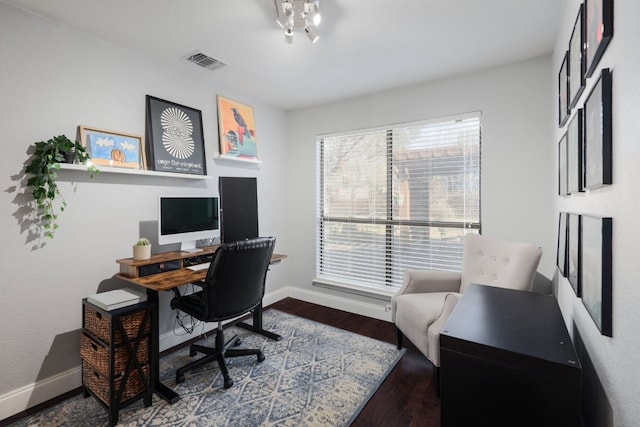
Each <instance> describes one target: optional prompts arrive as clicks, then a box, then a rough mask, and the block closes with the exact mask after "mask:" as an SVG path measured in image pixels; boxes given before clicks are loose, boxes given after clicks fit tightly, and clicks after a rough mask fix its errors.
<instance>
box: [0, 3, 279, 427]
mask: <svg viewBox="0 0 640 427" xmlns="http://www.w3.org/2000/svg"><path fill="white" fill-rule="evenodd" d="M0 40H2V43H0V99H1V100H2V102H0V129H2V132H1V134H2V144H1V145H2V150H1V151H2V155H0V170H2V171H3V174H2V176H1V177H0V187H1V188H2V191H0V201H1V202H0V228H1V229H2V239H1V242H0V267H1V271H2V274H1V275H0V313H2V321H0V378H2V381H0V408H1V409H0V419H3V418H5V417H7V416H9V415H12V414H13V413H15V412H18V411H19V410H24V409H25V407H27V406H32V405H34V404H36V403H39V401H41V400H43V399H47V398H51V397H54V396H55V395H57V394H60V393H62V392H64V391H67V390H70V389H72V388H75V387H78V386H79V385H80V382H79V370H78V366H79V364H80V358H79V330H80V327H81V324H82V321H81V311H82V309H81V300H82V298H84V297H86V296H88V295H91V294H94V293H96V292H97V291H98V290H104V289H106V288H108V287H111V286H114V285H116V286H117V285H119V286H122V283H119V284H117V283H116V284H114V283H113V280H112V276H113V275H114V274H115V273H117V272H118V265H117V264H116V263H115V260H116V259H118V258H126V257H129V256H131V245H132V244H133V243H134V242H135V241H136V240H137V238H138V236H139V222H140V221H147V220H155V219H157V218H156V217H157V207H156V206H157V196H158V195H159V194H166V193H171V194H176V193H181V192H182V193H196V194H217V185H218V180H217V177H218V176H233V175H239V176H256V177H257V178H258V192H259V194H258V199H259V203H260V218H259V221H260V231H261V233H262V234H263V235H274V236H276V237H277V239H278V241H277V245H276V251H279V252H283V253H288V252H291V249H290V248H289V247H288V243H287V241H286V236H285V232H284V230H285V224H286V217H285V213H286V211H285V209H284V208H283V206H284V203H285V184H286V181H285V178H286V177H285V164H286V161H287V160H286V157H287V153H286V150H285V119H286V116H285V113H284V112H283V111H281V110H278V109H276V108H273V107H271V106H269V105H265V104H264V103H261V102H260V101H259V100H256V99H253V98H251V97H250V96H248V95H247V94H244V93H242V92H241V91H239V90H237V89H233V88H229V87H225V86H224V85H223V84H222V83H221V84H219V85H212V84H211V83H210V82H209V83H207V82H204V81H200V80H198V79H197V78H196V77H194V76H193V74H192V73H184V72H181V71H180V70H172V69H170V68H167V67H166V66H165V65H164V64H160V63H155V62H153V61H150V60H149V59H147V58H145V57H143V56H141V55H139V54H137V53H135V52H132V51H129V50H126V49H123V48H120V47H118V46H115V45H112V44H109V43H106V42H103V41H101V40H99V39H96V38H94V37H92V36H89V35H87V34H84V33H81V32H78V31H76V30H72V29H69V28H67V27H64V26H61V25H59V24H56V23H53V22H51V21H48V20H45V19H42V18H40V17H37V16H34V15H31V14H28V13H25V12H23V11H21V10H19V9H17V8H14V7H13V6H9V5H7V4H6V3H4V2H0ZM185 66H187V67H190V66H192V65H191V64H185ZM147 94H150V95H154V96H156V97H159V98H162V99H167V100H170V101H173V102H177V103H180V104H184V105H187V106H190V107H192V108H196V109H199V110H201V111H202V117H203V122H204V139H205V148H206V154H207V168H208V172H209V175H210V176H211V177H213V179H211V180H196V181H193V180H180V179H175V178H164V177H161V178H157V177H145V176H121V175H113V174H111V175H108V174H102V175H99V176H97V177H96V178H94V179H89V178H88V176H87V175H86V174H84V173H81V172H71V171H66V172H65V171H63V172H61V173H60V178H59V182H60V189H61V192H62V193H63V195H64V198H65V199H66V201H67V203H68V207H67V209H66V210H65V212H63V213H62V214H61V215H60V220H59V224H60V229H59V230H58V232H57V233H56V236H55V238H54V239H53V240H48V241H45V244H44V246H40V243H41V242H40V241H33V240H31V237H30V236H31V234H30V233H31V231H32V228H30V227H29V221H28V220H29V218H32V210H31V209H30V208H29V207H28V206H27V205H28V203H29V202H30V200H31V198H30V194H29V192H28V191H27V195H25V194H24V193H25V183H26V179H25V177H24V175H23V171H24V169H23V167H24V164H25V162H27V160H28V157H29V156H28V154H27V151H28V150H29V147H30V146H31V145H32V144H33V143H34V142H36V141H41V140H46V139H48V138H50V137H52V136H55V135H59V134H63V133H64V134H66V135H68V136H70V137H72V138H75V134H76V127H77V126H78V125H81V124H83V125H89V126H95V127H99V128H105V129H112V130H119V131H123V132H130V133H135V134H140V135H144V132H145V95H147ZM216 94H222V95H224V96H227V97H229V98H232V99H235V100H238V101H240V102H244V103H247V104H249V105H252V106H253V107H254V109H255V117H256V124H257V126H256V127H257V136H258V141H259V155H260V159H261V160H262V162H263V163H262V164H261V165H259V166H255V165H250V166H247V165H245V164H241V163H238V162H235V163H233V162H229V161H226V162H222V161H214V160H213V156H214V154H216V153H217V152H218V137H217V132H218V130H217V114H216V105H215V101H216V98H215V97H216ZM288 265H289V264H288V263H286V262H285V263H282V264H281V265H279V266H277V267H274V268H272V271H271V273H270V274H269V276H268V283H267V292H275V291H276V290H277V289H278V288H279V287H283V286H286V285H288V284H289V283H288V281H287V280H286V268H287V266H288ZM169 296H170V295H169V294H167V295H163V299H162V301H161V303H162V306H161V313H160V314H161V318H162V324H161V333H163V334H165V333H166V334H168V335H171V332H170V330H171V328H172V326H173V313H172V312H171V310H169V309H168V305H167V304H165V303H166V301H165V300H168V297H169ZM185 338H187V339H188V338H190V337H188V336H187V337H185ZM49 380H50V381H49ZM34 383H37V384H36V385H38V387H36V388H35V389H34V388H33V386H34ZM60 387H62V388H63V389H62V390H60ZM52 393H53V394H52ZM16 405H17V407H16ZM21 405H22V406H23V407H20V406H21Z"/></svg>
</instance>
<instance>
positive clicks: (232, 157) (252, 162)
mask: <svg viewBox="0 0 640 427" xmlns="http://www.w3.org/2000/svg"><path fill="white" fill-rule="evenodd" d="M214 159H215V160H230V161H232V162H242V163H251V164H255V165H259V164H262V162H261V161H260V160H254V159H245V158H242V157H234V156H216V157H214Z"/></svg>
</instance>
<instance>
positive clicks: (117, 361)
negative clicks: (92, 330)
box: [80, 334, 149, 377]
mask: <svg viewBox="0 0 640 427" xmlns="http://www.w3.org/2000/svg"><path fill="white" fill-rule="evenodd" d="M113 352H114V361H113V363H114V372H113V373H122V372H124V370H125V369H126V368H127V364H129V359H130V355H129V349H128V348H127V346H126V345H120V346H118V347H116V348H115V349H114V351H113ZM80 356H81V357H82V359H83V360H86V361H87V362H88V363H89V364H90V365H91V366H93V367H94V368H95V369H97V370H98V371H100V372H101V373H102V374H104V375H106V376H107V377H108V376H110V375H112V372H111V370H110V363H109V349H108V348H105V347H103V346H102V345H100V344H99V343H97V342H95V341H94V340H92V339H91V338H89V337H88V336H87V335H85V334H82V335H81V336H80ZM137 358H138V361H139V362H140V363H147V362H148V361H149V337H148V336H146V337H144V338H143V339H142V341H141V342H140V345H139V346H138V353H137Z"/></svg>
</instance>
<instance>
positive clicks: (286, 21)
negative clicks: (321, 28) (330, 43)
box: [275, 0, 321, 44]
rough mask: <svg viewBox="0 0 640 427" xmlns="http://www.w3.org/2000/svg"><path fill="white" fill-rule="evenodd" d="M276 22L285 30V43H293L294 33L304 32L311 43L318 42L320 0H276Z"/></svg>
mask: <svg viewBox="0 0 640 427" xmlns="http://www.w3.org/2000/svg"><path fill="white" fill-rule="evenodd" d="M275 3H276V14H277V17H276V22H277V23H278V25H279V26H280V28H282V29H283V30H284V41H285V43H287V44H291V43H293V32H294V30H296V29H300V30H304V32H305V33H306V34H307V37H308V38H309V40H311V43H315V42H317V41H318V38H319V36H318V34H317V33H316V32H315V29H316V27H317V26H318V24H320V19H321V18H320V6H319V4H320V0H275Z"/></svg>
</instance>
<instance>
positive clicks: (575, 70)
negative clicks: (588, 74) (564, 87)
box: [569, 5, 585, 108]
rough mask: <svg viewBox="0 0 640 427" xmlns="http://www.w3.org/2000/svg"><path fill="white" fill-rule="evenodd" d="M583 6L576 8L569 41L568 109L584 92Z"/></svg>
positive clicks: (573, 105)
mask: <svg viewBox="0 0 640 427" xmlns="http://www.w3.org/2000/svg"><path fill="white" fill-rule="evenodd" d="M582 11H583V6H582V5H580V7H579V8H578V17H577V18H576V22H575V23H574V24H573V31H572V32H571V38H570V39H569V108H573V107H575V105H576V104H577V102H578V99H579V98H580V95H581V94H582V91H583V90H584V86H585V75H584V59H583V47H584V24H583V13H582Z"/></svg>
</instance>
